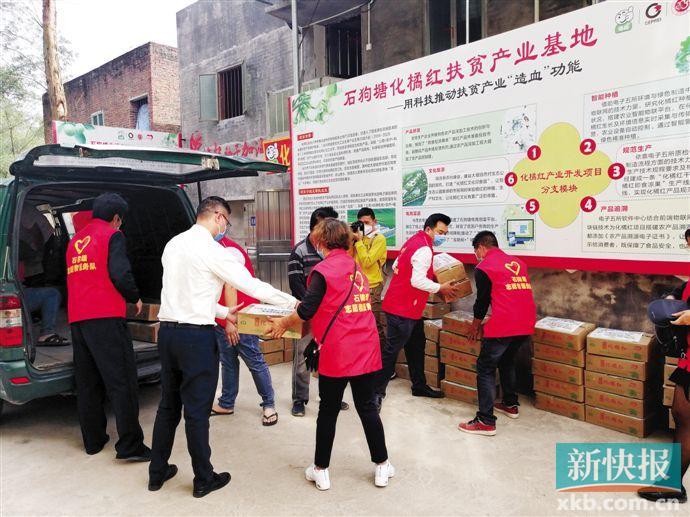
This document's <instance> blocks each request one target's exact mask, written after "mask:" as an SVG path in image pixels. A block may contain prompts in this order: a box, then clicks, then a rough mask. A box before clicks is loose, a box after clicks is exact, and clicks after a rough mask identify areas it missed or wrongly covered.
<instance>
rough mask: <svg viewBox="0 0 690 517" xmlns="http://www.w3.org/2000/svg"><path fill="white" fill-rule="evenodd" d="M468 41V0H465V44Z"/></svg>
mask: <svg viewBox="0 0 690 517" xmlns="http://www.w3.org/2000/svg"><path fill="white" fill-rule="evenodd" d="M469 42H470V0H465V44H467V43H469Z"/></svg>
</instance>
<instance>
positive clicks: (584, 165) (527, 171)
mask: <svg viewBox="0 0 690 517" xmlns="http://www.w3.org/2000/svg"><path fill="white" fill-rule="evenodd" d="M580 143H581V139H580V133H579V132H578V130H577V129H576V128H575V127H574V126H572V125H571V124H568V123H566V122H559V123H557V124H553V125H552V126H549V127H548V128H546V129H545V130H544V132H543V133H542V134H541V136H540V137H539V144H538V145H539V147H540V149H541V155H540V156H539V158H537V159H536V160H530V159H529V158H524V159H523V160H521V161H520V162H518V164H517V165H516V166H515V168H514V169H513V172H515V174H516V175H517V183H516V184H515V186H514V187H513V190H514V191H515V193H516V194H517V195H518V196H520V197H522V198H524V199H532V198H534V199H537V200H538V201H539V212H538V213H539V217H541V220H542V221H544V224H546V225H548V226H550V227H552V228H565V227H566V226H568V225H569V224H571V223H572V222H573V221H575V219H577V216H578V214H579V212H580V201H581V200H582V198H584V197H587V196H595V195H596V194H599V193H601V192H603V191H604V190H605V189H606V187H608V186H609V184H610V183H611V178H610V177H609V175H608V168H609V166H610V165H611V159H610V158H609V157H608V156H607V155H606V153H603V152H602V151H594V152H593V153H592V154H588V155H586V154H583V153H582V152H581V151H580Z"/></svg>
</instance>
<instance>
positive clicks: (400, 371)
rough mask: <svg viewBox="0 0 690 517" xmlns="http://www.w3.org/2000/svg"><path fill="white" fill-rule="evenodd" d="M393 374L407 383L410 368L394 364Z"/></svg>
mask: <svg viewBox="0 0 690 517" xmlns="http://www.w3.org/2000/svg"><path fill="white" fill-rule="evenodd" d="M395 373H396V374H397V376H398V377H400V378H401V379H407V380H408V381H409V380H410V367H409V366H407V365H406V364H400V363H398V364H396V365H395Z"/></svg>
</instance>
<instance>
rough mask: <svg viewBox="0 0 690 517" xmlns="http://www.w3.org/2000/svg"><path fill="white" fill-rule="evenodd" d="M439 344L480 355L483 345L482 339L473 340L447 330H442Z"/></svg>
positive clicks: (442, 346)
mask: <svg viewBox="0 0 690 517" xmlns="http://www.w3.org/2000/svg"><path fill="white" fill-rule="evenodd" d="M439 345H440V346H441V348H448V349H450V350H457V351H458V352H463V353H465V354H471V355H479V351H480V350H481V346H482V344H481V342H480V341H472V340H470V339H469V338H467V337H465V336H461V335H460V334H453V333H452V332H446V331H445V330H443V331H441V341H440V342H439Z"/></svg>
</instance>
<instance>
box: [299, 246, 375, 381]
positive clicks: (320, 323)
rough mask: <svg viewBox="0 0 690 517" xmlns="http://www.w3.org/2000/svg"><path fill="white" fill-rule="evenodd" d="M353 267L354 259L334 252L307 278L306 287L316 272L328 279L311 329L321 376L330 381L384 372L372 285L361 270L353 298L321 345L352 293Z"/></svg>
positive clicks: (357, 275)
mask: <svg viewBox="0 0 690 517" xmlns="http://www.w3.org/2000/svg"><path fill="white" fill-rule="evenodd" d="M354 267H355V262H354V259H353V258H352V257H350V256H349V255H348V254H347V252H345V251H344V250H333V251H331V252H330V253H329V254H328V256H327V257H326V258H325V259H324V260H322V261H321V262H319V263H318V264H317V265H316V267H314V269H313V270H312V273H310V274H309V277H308V278H307V286H309V283H310V282H311V275H312V274H313V272H314V271H318V272H319V273H321V274H322V275H323V277H324V278H325V279H326V294H325V295H324V297H323V300H322V301H321V305H319V308H318V310H317V311H316V314H315V315H314V317H313V318H312V320H311V325H312V332H313V334H314V338H315V339H316V341H317V343H320V344H321V345H322V347H321V354H320V356H319V373H320V374H323V375H326V376H328V377H354V376H356V375H364V374H365V373H371V372H375V371H378V370H380V369H381V347H380V346H379V336H378V332H377V330H376V320H375V319H374V313H373V312H371V297H370V294H369V282H368V281H367V277H366V275H364V274H363V273H362V270H361V269H360V268H359V266H357V273H356V274H355V285H354V287H353V288H352V293H351V294H350V298H349V300H348V301H347V303H346V304H345V306H344V307H343V310H342V311H341V312H340V313H339V314H338V316H337V317H336V319H335V322H334V323H333V326H332V327H331V330H329V331H328V335H327V336H326V342H325V343H323V342H322V337H323V335H324V333H325V332H326V328H327V327H328V324H329V323H330V321H331V318H332V317H333V314H335V311H337V310H338V308H339V307H340V304H342V303H343V300H344V299H345V296H346V295H347V293H348V291H349V290H350V285H351V284H352V271H353V270H354Z"/></svg>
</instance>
